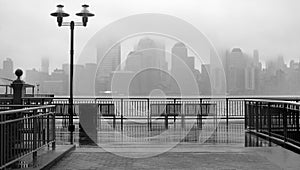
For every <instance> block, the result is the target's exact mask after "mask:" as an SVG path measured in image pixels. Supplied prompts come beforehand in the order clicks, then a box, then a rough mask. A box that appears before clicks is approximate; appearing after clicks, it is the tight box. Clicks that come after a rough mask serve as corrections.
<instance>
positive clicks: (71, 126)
mask: <svg viewBox="0 0 300 170" xmlns="http://www.w3.org/2000/svg"><path fill="white" fill-rule="evenodd" d="M63 7H64V6H63V5H57V11H56V12H54V13H51V16H54V17H56V18H57V23H58V26H59V27H61V26H69V27H70V30H71V41H70V44H71V45H70V98H69V108H68V113H69V127H68V130H69V132H70V143H71V144H73V132H74V130H75V126H74V124H73V115H74V113H73V104H74V103H73V72H74V27H75V26H84V27H86V25H87V22H88V17H92V16H94V14H92V13H90V12H89V11H88V10H87V8H88V7H89V6H88V5H82V7H83V10H82V11H81V12H80V13H77V14H76V15H77V16H81V17H82V22H74V21H71V22H63V18H64V17H68V16H69V14H68V13H65V12H64V11H63V10H62V8H63Z"/></svg>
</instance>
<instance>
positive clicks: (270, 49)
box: [0, 0, 300, 70]
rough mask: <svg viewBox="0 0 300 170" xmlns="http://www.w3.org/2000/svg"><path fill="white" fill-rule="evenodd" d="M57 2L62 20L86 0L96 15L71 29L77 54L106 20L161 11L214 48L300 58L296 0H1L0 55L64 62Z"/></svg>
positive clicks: (64, 33) (64, 34)
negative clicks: (186, 24)
mask: <svg viewBox="0 0 300 170" xmlns="http://www.w3.org/2000/svg"><path fill="white" fill-rule="evenodd" d="M59 3H62V4H64V5H65V11H66V12H68V13H70V14H71V17H69V18H67V19H66V20H71V19H74V20H78V21H79V20H80V18H78V17H75V13H76V12H78V11H80V10H81V9H80V6H81V5H82V3H89V4H90V7H91V8H90V10H91V11H93V12H94V13H95V14H96V16H95V17H94V18H93V19H92V20H91V21H92V22H90V23H89V26H88V27H87V28H85V29H81V28H77V29H76V31H75V39H76V41H75V57H78V56H79V55H80V52H81V50H82V49H83V48H84V45H85V44H86V43H87V41H88V40H89V39H90V38H91V37H92V36H93V35H94V34H95V33H96V32H97V31H98V30H99V29H101V28H103V27H104V26H105V25H107V24H109V23H111V22H113V21H116V20H118V19H120V18H122V17H124V16H129V15H133V14H138V13H162V14H168V15H172V16H175V17H178V18H181V19H183V20H186V21H187V22H189V23H191V24H192V25H194V26H195V27H197V28H198V29H199V30H200V31H202V32H203V33H204V34H205V35H206V36H207V37H208V38H209V39H210V40H211V41H212V43H213V44H214V45H215V46H216V47H217V49H218V51H224V50H225V49H231V48H233V47H239V48H241V49H243V52H245V53H247V54H251V53H252V51H253V50H254V49H258V50H259V51H260V57H261V60H263V61H265V60H266V59H268V58H270V57H274V58H276V57H277V56H278V55H282V56H284V58H285V59H286V60H288V61H289V60H291V59H294V60H295V61H299V58H300V51H299V50H298V47H299V44H300V40H299V38H298V37H300V29H299V28H300V24H299V22H298V21H299V17H300V11H299V10H298V9H297V7H298V6H299V5H300V2H299V1H295V0H291V1H283V0H264V1H261V0H254V1H253V0H252V1H246V0H226V1H224V0H223V1H219V0H212V1H192V0H191V1H188V2H187V1H183V0H175V1H138V0H129V1H126V2H124V1H101V2H98V1H97V2H95V1H91V2H89V1H79V0H75V1H69V0H66V1H62V0H52V1H47V2H40V1H37V0H30V1H26V2H18V6H16V5H15V3H13V1H6V0H2V1H1V5H0V14H1V15H0V20H1V22H2V24H1V27H0V36H1V37H2V38H1V40H2V41H1V42H0V58H1V59H2V60H4V59H5V58H7V57H9V58H12V59H13V60H14V61H15V67H16V68H22V69H24V70H25V69H30V68H37V67H38V66H39V65H40V59H41V58H44V57H48V58H49V59H50V70H54V69H55V68H58V67H59V66H60V65H61V64H62V63H68V62H69V32H68V31H69V30H68V28H58V27H57V26H56V23H55V19H54V18H52V17H51V16H50V13H51V12H53V11H55V10H56V9H55V6H56V5H57V4H59ZM33 4H34V5H33ZM10 14H13V15H10ZM76 59H77V58H76ZM76 59H75V61H76ZM29 60H30V62H27V61H29ZM286 62H287V61H286ZM78 64H80V63H78Z"/></svg>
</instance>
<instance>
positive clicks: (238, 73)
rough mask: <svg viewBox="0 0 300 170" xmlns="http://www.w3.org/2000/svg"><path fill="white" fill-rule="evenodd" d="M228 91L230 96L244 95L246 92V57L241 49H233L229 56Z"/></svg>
mask: <svg viewBox="0 0 300 170" xmlns="http://www.w3.org/2000/svg"><path fill="white" fill-rule="evenodd" d="M227 57H228V58H227V60H226V61H227V62H226V64H227V71H226V72H227V75H228V76H226V78H227V89H228V92H229V94H232V95H236V94H242V93H244V91H245V68H246V65H247V61H246V56H245V55H244V53H243V52H242V50H241V49H240V48H233V49H232V50H231V53H230V54H229V56H227Z"/></svg>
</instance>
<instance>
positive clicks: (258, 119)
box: [245, 100, 300, 146]
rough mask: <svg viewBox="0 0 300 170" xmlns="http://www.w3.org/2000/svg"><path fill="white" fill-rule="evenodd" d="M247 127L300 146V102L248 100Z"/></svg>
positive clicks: (246, 102)
mask: <svg viewBox="0 0 300 170" xmlns="http://www.w3.org/2000/svg"><path fill="white" fill-rule="evenodd" d="M245 106H246V109H245V111H246V112H245V128H246V129H248V130H251V131H255V132H258V133H263V134H266V135H268V136H273V137H276V138H278V139H281V140H282V141H283V142H284V143H285V142H289V143H292V144H296V145H298V146H300V126H299V114H300V103H295V102H288V101H278V100H246V101H245Z"/></svg>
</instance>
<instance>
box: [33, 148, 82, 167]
mask: <svg viewBox="0 0 300 170" xmlns="http://www.w3.org/2000/svg"><path fill="white" fill-rule="evenodd" d="M75 148H76V146H75V145H64V146H59V145H58V146H57V147H56V149H55V150H54V151H53V152H49V153H47V154H46V155H45V156H44V159H43V158H42V159H41V162H40V164H39V166H38V167H37V169H42V170H48V169H50V168H51V167H52V166H53V165H55V164H56V163H57V162H59V161H60V160H61V159H62V158H63V157H64V156H66V155H67V154H68V153H70V152H71V151H73V150H75ZM41 157H42V156H41ZM38 159H40V157H39V158H38ZM43 160H44V161H43Z"/></svg>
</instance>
